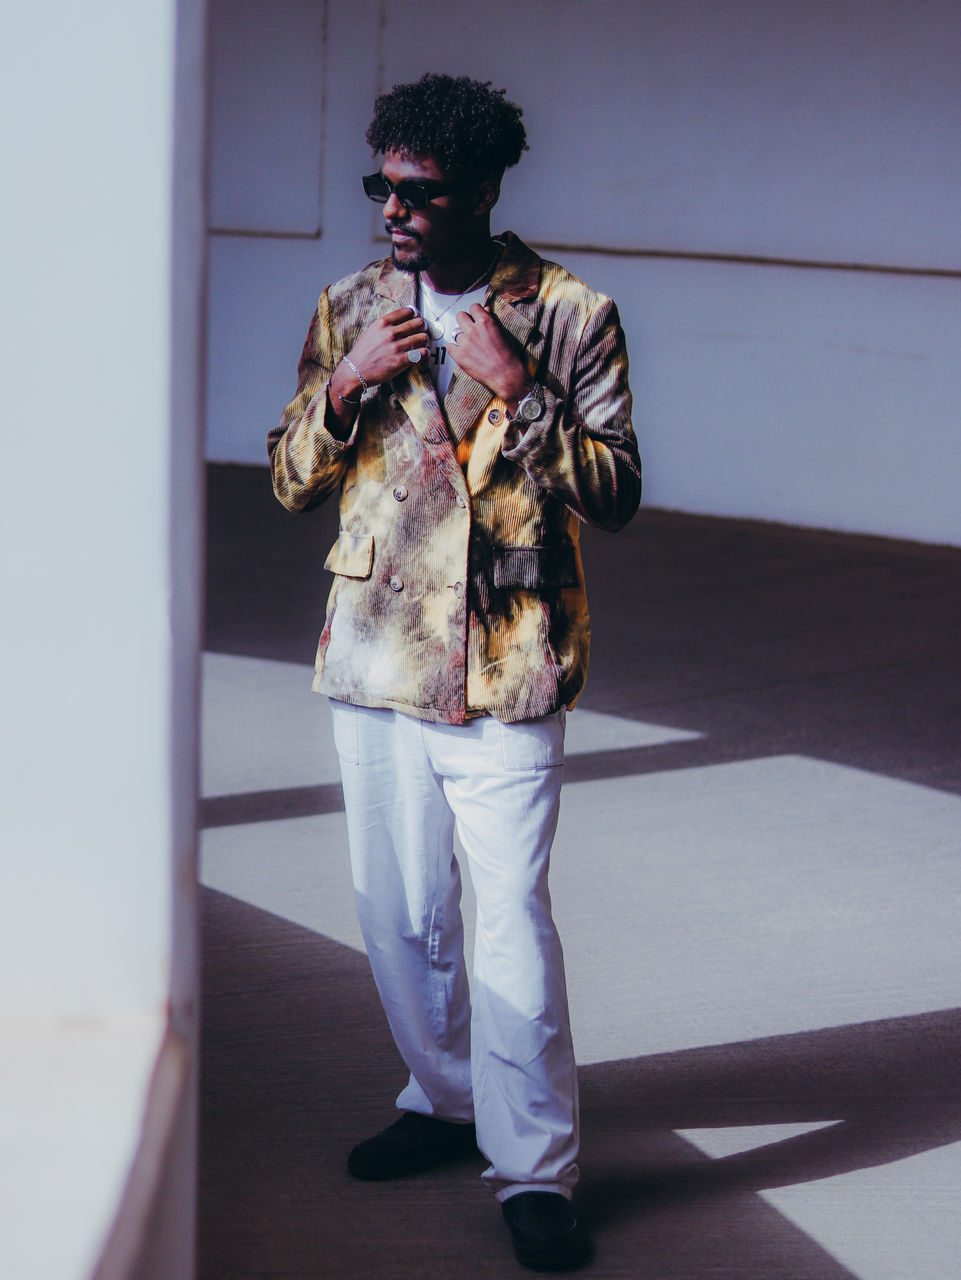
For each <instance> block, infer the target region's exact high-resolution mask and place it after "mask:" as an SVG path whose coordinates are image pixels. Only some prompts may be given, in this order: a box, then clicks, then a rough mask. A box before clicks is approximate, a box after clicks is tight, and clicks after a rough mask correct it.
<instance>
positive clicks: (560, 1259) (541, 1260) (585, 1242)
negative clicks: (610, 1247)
mask: <svg viewBox="0 0 961 1280" xmlns="http://www.w3.org/2000/svg"><path fill="white" fill-rule="evenodd" d="M501 1210H502V1211H503V1214H504V1220H505V1222H506V1223H507V1225H508V1227H509V1228H510V1233H511V1241H512V1243H513V1245H514V1254H515V1256H516V1258H517V1261H518V1262H519V1263H521V1264H522V1265H523V1266H525V1267H530V1269H531V1270H532V1271H574V1270H575V1269H576V1268H577V1267H583V1266H584V1265H585V1263H588V1262H590V1260H591V1258H592V1256H593V1253H594V1250H593V1247H592V1245H591V1238H590V1236H589V1235H588V1234H587V1231H586V1230H585V1228H584V1225H583V1224H582V1223H580V1222H578V1220H577V1218H576V1217H575V1216H574V1210H573V1209H572V1207H571V1202H570V1200H568V1199H567V1197H566V1196H562V1195H560V1194H559V1193H558V1192H556V1191H521V1192H520V1194H518V1195H516V1196H511V1197H510V1199H509V1200H504V1201H503V1202H502V1204H501Z"/></svg>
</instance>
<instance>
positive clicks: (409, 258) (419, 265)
mask: <svg viewBox="0 0 961 1280" xmlns="http://www.w3.org/2000/svg"><path fill="white" fill-rule="evenodd" d="M395 229H396V230H397V231H404V232H405V233H406V234H407V235H412V234H413V232H411V231H408V229H407V228H406V227H404V226H401V225H400V224H399V223H398V224H397V226H396V228H395ZM399 254H402V255H403V256H402V257H401V256H399ZM390 257H391V261H392V262H393V264H394V266H395V267H396V268H397V269H398V271H407V272H409V273H410V274H411V275H413V274H414V273H415V272H417V271H425V270H426V269H427V267H428V266H429V265H430V255H429V254H426V253H425V252H424V250H423V249H422V248H421V247H420V246H419V245H415V246H414V247H413V248H407V249H400V250H399V253H398V246H397V245H396V244H392V245H391V246H390Z"/></svg>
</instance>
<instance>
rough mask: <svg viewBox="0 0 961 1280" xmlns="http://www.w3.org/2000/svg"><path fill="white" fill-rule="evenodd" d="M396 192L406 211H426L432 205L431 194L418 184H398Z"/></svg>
mask: <svg viewBox="0 0 961 1280" xmlns="http://www.w3.org/2000/svg"><path fill="white" fill-rule="evenodd" d="M394 191H395V192H396V193H397V199H398V200H399V201H400V202H401V204H402V205H403V206H404V208H405V209H426V208H427V206H428V205H429V204H430V192H429V191H428V190H427V189H426V188H425V187H422V186H421V185H420V183H418V182H398V184H397V186H396V187H395V188H394Z"/></svg>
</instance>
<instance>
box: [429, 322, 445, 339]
mask: <svg viewBox="0 0 961 1280" xmlns="http://www.w3.org/2000/svg"><path fill="white" fill-rule="evenodd" d="M425 323H426V324H427V332H428V333H429V334H430V339H431V342H438V341H439V340H440V339H441V338H442V337H443V336H444V326H443V325H442V324H438V323H437V321H436V320H427V321H426V322H425Z"/></svg>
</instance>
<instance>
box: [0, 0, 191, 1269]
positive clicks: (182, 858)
mask: <svg viewBox="0 0 961 1280" xmlns="http://www.w3.org/2000/svg"><path fill="white" fill-rule="evenodd" d="M177 16H178V7H177V4H176V2H175V0H139V2H138V4H137V5H135V6H131V5H129V4H127V3H125V2H124V0H90V2H89V3H86V4H84V5H82V6H77V5H75V4H72V3H69V2H68V0H51V2H50V3H47V4H44V5H40V6H30V5H19V6H7V7H6V8H5V10H4V18H3V27H4V30H3V32H2V38H0V47H2V49H3V51H4V64H5V65H4V67H3V71H2V75H0V100H2V107H3V118H4V120H5V127H4V141H3V153H2V156H0V167H2V172H3V175H4V187H5V192H6V199H5V200H4V202H3V208H2V212H0V223H2V225H0V243H2V245H3V250H4V257H5V262H4V288H3V290H2V292H0V298H2V303H0V305H2V308H3V311H2V319H0V328H2V334H0V337H2V340H0V358H2V362H3V368H2V382H3V388H4V396H3V404H4V415H5V432H6V434H5V445H6V450H5V452H6V461H7V483H6V486H5V494H4V500H3V503H2V506H0V510H2V520H3V536H2V538H0V560H2V599H3V601H4V619H5V626H4V629H3V650H4V672H5V691H4V701H3V715H2V726H3V754H4V758H3V764H2V769H0V778H2V785H3V797H2V808H0V811H2V813H3V836H2V843H3V850H2V859H0V871H2V879H0V973H2V975H3V982H2V990H0V1062H2V1064H3V1079H2V1085H0V1109H2V1111H3V1115H2V1117H0V1129H2V1131H3V1133H4V1145H3V1149H2V1152H0V1195H2V1197H3V1203H4V1208H5V1214H4V1231H3V1233H2V1239H0V1273H2V1274H4V1275H10V1276H14V1275H16V1276H17V1277H19V1280H33V1278H34V1277H36V1278H37V1280H41V1278H42V1280H46V1278H47V1277H50V1278H51V1280H52V1278H53V1277H57V1280H69V1278H70V1277H78V1278H79V1277H83V1276H87V1275H88V1274H89V1273H90V1271H91V1270H92V1268H93V1267H94V1264H95V1263H96V1261H97V1258H98V1256H99V1254H100V1251H101V1249H102V1247H103V1244H104V1241H105V1239H106V1238H107V1235H108V1233H109V1232H111V1230H112V1231H113V1236H112V1240H113V1242H114V1246H115V1247H114V1248H113V1251H112V1254H111V1262H110V1265H109V1268H108V1269H107V1270H105V1271H103V1272H102V1274H103V1275H105V1276H106V1275H110V1276H118V1275H120V1274H126V1268H127V1264H129V1263H131V1262H132V1260H133V1257H134V1254H135V1252H136V1251H137V1249H138V1247H139V1243H138V1237H137V1231H138V1227H142V1225H143V1221H142V1217H143V1215H144V1214H146V1213H148V1212H149V1211H150V1197H151V1195H152V1194H153V1192H154V1191H155V1190H156V1188H157V1179H158V1177H160V1176H161V1174H160V1173H159V1166H160V1165H161V1164H162V1163H163V1162H164V1161H165V1160H166V1159H167V1158H168V1156H169V1154H170V1153H169V1150H168V1144H169V1138H170V1135H171V1133H172V1132H173V1130H174V1129H177V1130H178V1133H179V1138H178V1141H179V1149H178V1159H180V1160H181V1162H182V1163H181V1167H180V1169H179V1178H180V1183H181V1186H182V1189H183V1192H184V1202H183V1212H182V1214H181V1218H180V1221H179V1222H178V1223H176V1224H173V1225H172V1226H171V1234H170V1236H169V1238H168V1239H166V1240H165V1241H164V1242H163V1244H162V1246H161V1245H160V1244H159V1243H158V1249H160V1251H162V1252H163V1253H164V1256H166V1257H168V1258H169V1259H172V1260H175V1262H176V1269H175V1270H173V1271H170V1272H169V1273H168V1274H171V1275H172V1274H176V1275H178V1276H184V1277H187V1276H188V1275H189V1274H190V1271H191V1263H190V1258H191V1243H192V1220H193V1218H192V1204H191V1199H192V1197H191V1194H190V1191H191V1187H192V1177H193V1174H192V1169H191V1167H190V1164H191V1159H192V1150H191V1143H192V1117H191V1114H190V1106H191V1096H190V1073H191V1069H192V1068H191V1062H190V1057H191V1052H192V1047H193V1046H192V1041H193V1039H194V1037H195V1031H196V951H195V946H194V908H195V901H196V889H195V888H194V883H195V872H196V857H195V835H194V813H193V810H194V799H195V794H196V783H195V778H196V746H195V743H196V733H195V718H196V713H195V710H194V708H195V706H196V700H197V699H196V686H197V680H196V661H197V658H196V655H197V637H198V625H197V619H198V612H199V610H198V599H199V588H198V583H199V573H198V545H199V527H200V506H199V492H200V489H199V483H198V480H199V475H200V469H201V451H200V449H199V439H200V415H199V404H200V383H201V365H200V348H201V343H202V325H201V318H202V315H201V309H200V301H201V298H202V287H201V286H202V280H203V273H204V270H205V261H204V253H203V248H204V240H203V202H202V199H201V195H202V159H203V154H202V146H201V145H200V144H199V143H198V141H197V140H198V139H199V140H201V141H202V138H203V114H202V101H203V98H202V93H203V30H204V5H203V3H201V2H199V0H198V2H197V3H189V2H188V0H184V3H183V4H182V5H181V13H180V16H181V24H180V32H179V45H178V31H177ZM185 33H186V34H185ZM190 56H193V59H194V66H193V68H192V70H191V69H190V68H189V66H188V67H187V69H186V72H185V74H184V75H183V77H182V87H183V88H184V90H185V94H184V96H183V98H182V106H181V111H180V115H181V120H180V124H181V129H180V136H179V139H178V155H179V156H180V159H181V161H182V165H183V167H182V169H181V171H180V174H179V177H180V179H181V181H180V182H179V183H178V192H177V205H176V217H175V209H174V199H173V196H172V178H173V170H174V148H175V134H174V119H175V107H174V93H175V74H176V73H177V71H178V69H179V70H180V71H184V67H185V63H189V60H190ZM184 125H186V126H187V128H188V131H189V133H190V134H191V135H192V146H188V147H187V148H184V147H183V146H182V140H183V138H182V135H183V126H184ZM175 273H176V276H177V284H176V289H173V288H172V280H173V277H174V274H175ZM175 328H176V331H177V333H176V341H172V334H173V331H174V329H175ZM175 359H179V360H182V362H183V363H182V365H181V366H180V367H176V368H175V367H174V361H175ZM174 423H176V427H174V425H173V424H174ZM159 1112H163V1114H159ZM145 1126H146V1130H145ZM144 1132H146V1134H147V1139H148V1140H149V1143H152V1144H153V1145H152V1148H151V1149H149V1150H147V1149H146V1147H145V1140H144ZM144 1155H145V1156H146V1158H145V1159H144V1160H143V1161H142V1162H141V1164H140V1167H139V1169H137V1170H136V1171H135V1172H136V1177H135V1179H134V1181H135V1182H136V1186H135V1188H134V1190H135V1191H136V1193H137V1195H136V1197H135V1198H136V1201H137V1203H136V1209H137V1212H138V1214H140V1215H141V1221H140V1222H139V1223H137V1224H133V1223H129V1222H128V1223H118V1222H117V1220H116V1214H117V1211H118V1206H119V1205H120V1204H121V1201H122V1199H123V1198H124V1196H125V1193H129V1191H130V1187H129V1186H128V1185H127V1183H128V1176H129V1175H130V1173H131V1169H132V1168H134V1165H135V1161H139V1160H140V1157H141V1156H144ZM124 1202H125V1203H126V1201H124ZM118 1230H119V1232H120V1234H119V1235H118ZM120 1236H122V1237H123V1239H122V1240H121V1239H120ZM98 1274H101V1273H98Z"/></svg>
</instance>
